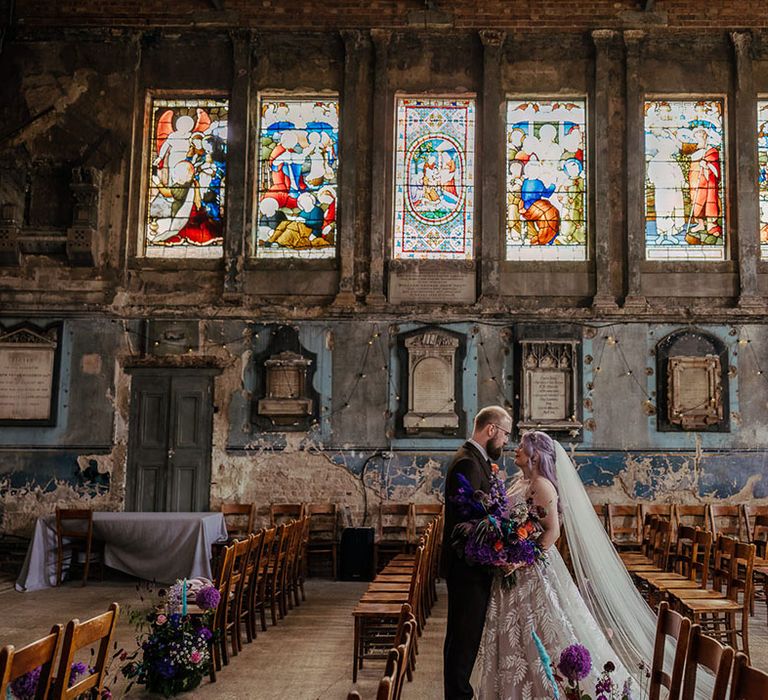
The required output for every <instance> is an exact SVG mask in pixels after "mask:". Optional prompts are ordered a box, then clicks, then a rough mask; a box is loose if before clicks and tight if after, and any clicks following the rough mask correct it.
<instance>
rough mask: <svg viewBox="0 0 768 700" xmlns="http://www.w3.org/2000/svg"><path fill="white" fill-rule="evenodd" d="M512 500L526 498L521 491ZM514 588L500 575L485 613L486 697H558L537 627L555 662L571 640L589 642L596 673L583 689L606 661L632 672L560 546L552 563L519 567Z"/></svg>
mask: <svg viewBox="0 0 768 700" xmlns="http://www.w3.org/2000/svg"><path fill="white" fill-rule="evenodd" d="M511 499H513V500H520V495H519V493H518V494H517V497H515V494H512V495H511ZM516 574H517V583H516V584H515V585H514V586H513V587H512V588H505V587H502V585H501V579H500V578H499V577H497V578H496V579H494V582H493V587H492V589H491V598H490V601H489V604H488V612H487V614H486V618H485V629H484V631H483V640H482V646H481V651H480V655H479V657H478V660H477V665H476V667H475V670H476V672H477V671H479V678H478V679H477V682H475V683H473V685H474V687H475V688H476V690H477V693H478V698H479V699H480V700H552V698H553V697H554V693H553V691H552V686H551V685H550V683H549V681H548V680H547V678H546V675H545V674H544V669H543V667H542V663H541V660H540V657H539V653H538V651H537V649H536V645H535V642H534V641H533V632H536V634H537V635H538V637H539V639H541V641H542V643H543V644H544V648H545V649H546V650H547V653H548V654H549V655H550V657H551V659H552V661H553V662H554V663H557V661H558V659H559V657H560V652H561V651H562V650H563V649H565V647H567V646H569V645H570V644H577V643H578V644H583V645H584V646H585V647H587V649H589V652H590V654H591V656H592V672H591V673H590V675H589V677H587V678H585V679H584V680H583V681H581V688H582V690H585V691H586V690H589V691H592V690H594V684H595V681H596V680H597V676H598V674H599V672H600V671H601V670H602V667H603V664H605V662H606V661H609V660H610V661H613V662H614V664H615V665H616V667H617V668H616V674H615V675H614V678H615V679H616V680H617V681H618V682H619V683H621V682H623V680H624V678H626V676H627V673H626V671H625V669H624V668H623V667H622V666H621V664H620V663H618V661H617V660H616V655H615V653H614V652H613V651H612V650H611V647H610V643H609V641H608V639H607V637H606V636H605V634H603V632H602V631H601V630H600V629H599V627H598V625H597V623H596V622H595V619H594V618H593V617H592V614H591V613H590V612H589V609H588V608H587V606H586V604H585V603H584V600H583V598H582V597H581V594H580V593H579V589H578V588H577V586H576V584H575V583H574V581H573V578H572V577H571V574H570V572H569V571H568V568H567V567H566V565H565V562H564V561H563V559H562V557H561V556H560V553H559V552H558V551H557V548H556V547H554V546H553V547H551V548H550V549H549V550H548V551H547V562H537V563H536V564H534V565H533V566H529V567H524V568H522V569H518V570H517V572H516Z"/></svg>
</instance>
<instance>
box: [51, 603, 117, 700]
mask: <svg viewBox="0 0 768 700" xmlns="http://www.w3.org/2000/svg"><path fill="white" fill-rule="evenodd" d="M119 614H120V606H119V605H118V604H117V603H112V604H111V605H110V606H109V610H108V611H107V612H105V613H102V614H101V615H97V616H96V617H93V618H91V619H90V620H86V621H85V622H80V621H79V620H77V619H75V620H70V621H69V622H68V623H67V628H66V631H65V632H64V642H63V644H62V646H61V660H60V662H59V669H58V671H57V672H56V680H55V682H54V686H53V695H52V698H53V700H74V698H77V697H79V696H81V695H83V694H85V693H89V695H91V696H92V697H99V694H100V693H101V690H102V687H103V685H104V674H105V672H106V668H107V658H108V656H109V652H110V644H111V642H112V635H113V634H114V632H115V626H116V625H117V618H118V615H119ZM96 643H98V645H99V648H98V651H97V652H96V654H95V655H94V656H93V660H91V661H89V663H88V665H89V671H88V673H86V674H85V675H84V676H83V677H82V678H80V679H79V680H77V681H76V682H75V683H73V684H72V686H70V687H67V686H68V685H69V675H70V668H71V667H72V662H73V661H74V658H75V654H76V653H77V652H78V651H79V650H80V649H83V648H84V647H87V646H90V645H92V644H96Z"/></svg>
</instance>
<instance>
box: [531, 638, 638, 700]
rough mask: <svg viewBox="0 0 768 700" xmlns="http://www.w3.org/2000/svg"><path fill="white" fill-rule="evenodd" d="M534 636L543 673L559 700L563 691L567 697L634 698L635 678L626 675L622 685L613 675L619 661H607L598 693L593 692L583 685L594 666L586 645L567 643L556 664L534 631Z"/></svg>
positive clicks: (596, 699)
mask: <svg viewBox="0 0 768 700" xmlns="http://www.w3.org/2000/svg"><path fill="white" fill-rule="evenodd" d="M533 640H534V642H535V644H536V648H537V650H538V652H539V658H540V659H541V663H542V666H543V667H544V673H545V675H546V676H547V680H548V681H549V683H550V685H551V686H552V692H553V697H554V698H555V700H559V698H560V691H562V694H563V696H564V697H565V700H593V697H594V700H633V697H632V679H631V678H627V679H626V680H625V681H624V683H623V684H622V685H621V687H619V685H618V684H617V683H616V681H614V679H613V676H612V674H613V672H614V671H615V670H616V665H615V664H614V663H613V662H612V661H607V662H606V663H605V664H604V665H603V670H602V671H601V672H600V674H599V675H598V677H597V681H596V682H595V694H594V696H592V695H589V694H588V693H586V692H584V691H582V689H581V681H583V680H584V679H585V678H586V677H587V676H588V675H589V673H590V671H591V670H592V657H591V655H590V653H589V650H588V649H587V648H586V647H585V646H582V645H581V644H571V645H570V646H568V647H566V648H565V649H563V651H562V652H560V659H559V660H558V662H557V665H555V664H554V663H553V662H552V660H551V659H550V657H549V654H547V651H546V649H545V648H544V645H543V644H542V642H541V640H540V639H539V637H538V636H537V635H536V633H535V632H534V633H533Z"/></svg>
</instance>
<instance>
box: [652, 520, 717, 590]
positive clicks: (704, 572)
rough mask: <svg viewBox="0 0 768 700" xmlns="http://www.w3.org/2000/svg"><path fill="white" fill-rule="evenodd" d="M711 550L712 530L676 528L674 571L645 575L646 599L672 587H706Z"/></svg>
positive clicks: (686, 527) (694, 588) (676, 588)
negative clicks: (647, 592)
mask: <svg viewBox="0 0 768 700" xmlns="http://www.w3.org/2000/svg"><path fill="white" fill-rule="evenodd" d="M711 552H712V533H711V532H709V531H708V530H699V529H698V528H696V529H694V528H690V527H688V526H687V525H683V526H682V527H681V528H680V529H679V530H678V539H677V548H676V553H675V562H674V570H673V571H672V572H667V573H663V574H656V575H653V574H651V575H649V576H646V577H645V581H646V582H647V584H648V588H649V597H648V599H649V600H650V601H651V602H653V601H656V600H658V599H659V598H662V597H664V596H666V595H667V592H668V591H670V590H671V589H675V590H677V591H684V590H697V589H699V590H706V588H707V581H708V580H709V579H708V577H709V562H710V556H711Z"/></svg>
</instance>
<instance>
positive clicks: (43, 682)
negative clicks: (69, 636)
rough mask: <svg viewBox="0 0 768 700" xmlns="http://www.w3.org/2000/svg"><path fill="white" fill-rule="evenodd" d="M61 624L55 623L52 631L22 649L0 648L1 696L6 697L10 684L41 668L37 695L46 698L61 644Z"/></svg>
mask: <svg viewBox="0 0 768 700" xmlns="http://www.w3.org/2000/svg"><path fill="white" fill-rule="evenodd" d="M62 629H63V627H62V626H61V625H54V626H53V627H52V628H51V633H50V634H48V635H46V636H45V637H43V638H42V639H38V640H37V641H36V642H32V643H31V644H27V645H26V646H24V647H21V649H15V648H14V647H13V645H10V644H9V645H8V646H5V647H3V648H2V649H0V698H5V697H6V695H7V693H8V686H9V685H10V684H11V683H12V682H13V681H15V680H16V679H17V678H20V677H21V676H23V675H24V674H25V673H30V672H31V671H34V670H35V669H36V668H38V667H39V668H40V676H39V677H38V680H37V692H36V695H35V697H37V698H40V699H41V700H45V698H47V697H48V693H49V690H50V687H51V679H52V678H53V662H54V659H55V658H56V654H57V653H58V651H59V645H60V644H61V636H62V635H61V631H62Z"/></svg>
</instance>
